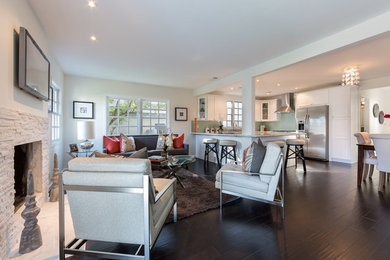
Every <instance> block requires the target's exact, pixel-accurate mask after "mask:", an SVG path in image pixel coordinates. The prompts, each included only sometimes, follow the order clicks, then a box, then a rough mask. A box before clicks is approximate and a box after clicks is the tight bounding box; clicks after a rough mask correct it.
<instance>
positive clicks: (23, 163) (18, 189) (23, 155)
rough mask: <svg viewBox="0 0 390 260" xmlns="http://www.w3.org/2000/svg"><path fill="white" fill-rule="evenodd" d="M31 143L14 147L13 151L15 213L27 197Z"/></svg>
mask: <svg viewBox="0 0 390 260" xmlns="http://www.w3.org/2000/svg"><path fill="white" fill-rule="evenodd" d="M31 148H32V143H28V144H22V145H17V146H15V151H14V170H15V175H14V181H15V182H14V189H15V199H14V208H15V212H16V211H17V210H18V209H19V208H20V207H21V206H22V205H23V203H24V201H25V198H26V195H27V172H28V168H29V164H30V161H31V160H30V158H31V155H29V153H31V150H32V149H31Z"/></svg>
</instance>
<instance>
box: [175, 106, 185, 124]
mask: <svg viewBox="0 0 390 260" xmlns="http://www.w3.org/2000/svg"><path fill="white" fill-rule="evenodd" d="M187 116H188V109H187V108H186V107H175V120H176V121H187Z"/></svg>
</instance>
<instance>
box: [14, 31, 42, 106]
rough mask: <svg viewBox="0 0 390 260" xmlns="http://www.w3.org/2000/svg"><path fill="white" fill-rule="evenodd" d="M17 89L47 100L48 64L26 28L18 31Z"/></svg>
mask: <svg viewBox="0 0 390 260" xmlns="http://www.w3.org/2000/svg"><path fill="white" fill-rule="evenodd" d="M18 85H19V87H20V88H21V89H23V90H25V91H27V92H28V93H30V94H32V95H34V96H36V97H37V98H39V99H42V100H48V97H49V87H50V62H49V60H48V59H47V58H46V56H45V54H44V53H43V52H42V50H41V48H39V46H38V44H37V43H36V41H35V40H34V39H33V38H32V36H31V35H30V33H29V32H28V31H27V29H26V28H24V27H20V31H19V84H18Z"/></svg>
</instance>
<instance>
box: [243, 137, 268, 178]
mask: <svg viewBox="0 0 390 260" xmlns="http://www.w3.org/2000/svg"><path fill="white" fill-rule="evenodd" d="M264 156H265V147H264V146H263V145H262V144H261V143H260V144H258V143H256V142H253V143H252V144H251V146H250V148H249V149H248V152H247V154H246V157H245V171H247V172H256V173H258V172H259V171H260V167H261V165H262V164H263V160H264Z"/></svg>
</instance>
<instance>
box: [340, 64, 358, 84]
mask: <svg viewBox="0 0 390 260" xmlns="http://www.w3.org/2000/svg"><path fill="white" fill-rule="evenodd" d="M359 79H360V73H359V70H358V67H356V66H353V67H347V68H345V69H344V73H343V78H342V80H341V86H358V85H359Z"/></svg>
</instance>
